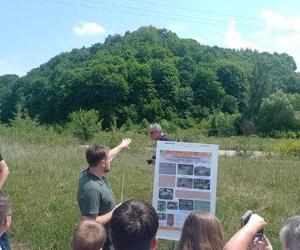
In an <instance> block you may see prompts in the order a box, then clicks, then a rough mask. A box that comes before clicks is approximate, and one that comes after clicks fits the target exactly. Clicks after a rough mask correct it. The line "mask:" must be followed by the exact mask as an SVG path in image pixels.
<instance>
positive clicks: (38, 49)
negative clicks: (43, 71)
mask: <svg viewBox="0 0 300 250" xmlns="http://www.w3.org/2000/svg"><path fill="white" fill-rule="evenodd" d="M148 25H153V26H155V27H158V28H167V29H170V30H172V31H173V32H175V33H177V35H178V36H179V37H182V38H194V39H196V40H198V41H199V42H200V43H201V44H205V45H210V46H213V45H217V46H220V47H226V48H252V49H257V50H258V51H260V52H262V51H269V52H274V51H276V52H278V53H283V52H286V53H288V54H290V55H292V56H293V57H294V59H295V60H296V62H297V65H298V67H299V68H300V1H298V0H286V1H275V0H272V1H271V0H266V1H265V0H252V1H240V0H239V1H238V0H227V1H224V0H223V1H221V0H211V1H200V0H198V1H196V0H184V1H179V0H169V1H159V0H123V1H121V0H110V1H107V0H106V1H105V0H0V75H3V74H18V75H25V74H26V72H28V71H29V70H31V69H32V68H35V67H38V66H39V65H40V64H42V63H45V62H47V61H48V60H49V59H50V58H52V57H53V56H55V55H57V54H59V53H61V52H66V51H70V50H71V49H73V48H81V47H83V46H86V47H88V46H91V45H92V44H94V43H97V42H103V41H104V39H105V37H107V36H108V35H109V34H114V33H119V34H121V35H123V34H124V33H125V32H126V31H127V30H129V31H134V30H136V29H138V28H139V27H141V26H148Z"/></svg>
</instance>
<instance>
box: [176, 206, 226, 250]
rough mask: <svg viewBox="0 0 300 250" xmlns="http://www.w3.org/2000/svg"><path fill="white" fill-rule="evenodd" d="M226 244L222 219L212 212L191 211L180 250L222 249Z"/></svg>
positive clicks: (180, 242)
mask: <svg viewBox="0 0 300 250" xmlns="http://www.w3.org/2000/svg"><path fill="white" fill-rule="evenodd" d="M224 245H225V242H224V238H223V229H222V226H221V223H220V221H219V220H218V219H217V217H216V216H214V215H213V214H211V213H206V212H191V213H190V214H189V216H188V217H187V218H186V220H185V222H184V225H183V228H182V233H181V239H180V241H179V245H178V249H179V250H195V249H197V250H221V249H223V247H224Z"/></svg>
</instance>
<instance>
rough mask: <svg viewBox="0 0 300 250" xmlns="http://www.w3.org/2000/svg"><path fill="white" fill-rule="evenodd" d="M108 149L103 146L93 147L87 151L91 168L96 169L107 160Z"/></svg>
mask: <svg viewBox="0 0 300 250" xmlns="http://www.w3.org/2000/svg"><path fill="white" fill-rule="evenodd" d="M108 150H109V149H108V147H106V146H103V145H92V146H89V147H88V148H87V150H86V151H85V157H86V160H87V162H88V164H89V166H90V167H95V166H97V165H98V164H99V162H100V161H101V160H106V158H107V153H108Z"/></svg>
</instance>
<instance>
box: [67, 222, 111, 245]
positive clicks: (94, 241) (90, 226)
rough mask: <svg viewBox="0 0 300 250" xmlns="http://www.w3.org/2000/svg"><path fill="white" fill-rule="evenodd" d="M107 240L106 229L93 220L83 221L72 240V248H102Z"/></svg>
mask: <svg viewBox="0 0 300 250" xmlns="http://www.w3.org/2000/svg"><path fill="white" fill-rule="evenodd" d="M105 240H106V230H105V228H104V227H103V226H102V225H101V224H100V223H98V222H96V221H93V220H85V221H82V222H81V223H80V224H79V225H77V227H76V229H75V231H74V234H73V238H72V241H71V249H72V250H100V249H102V248H103V245H104V243H105Z"/></svg>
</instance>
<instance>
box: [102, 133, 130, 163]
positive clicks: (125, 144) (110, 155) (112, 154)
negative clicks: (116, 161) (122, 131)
mask: <svg viewBox="0 0 300 250" xmlns="http://www.w3.org/2000/svg"><path fill="white" fill-rule="evenodd" d="M130 143H131V139H130V138H125V139H123V140H122V142H121V143H120V144H119V145H118V146H116V147H115V148H113V149H111V150H109V152H108V161H111V160H112V159H113V158H115V156H116V155H117V154H118V153H119V152H120V151H121V150H122V149H124V148H128V146H129V144H130Z"/></svg>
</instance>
